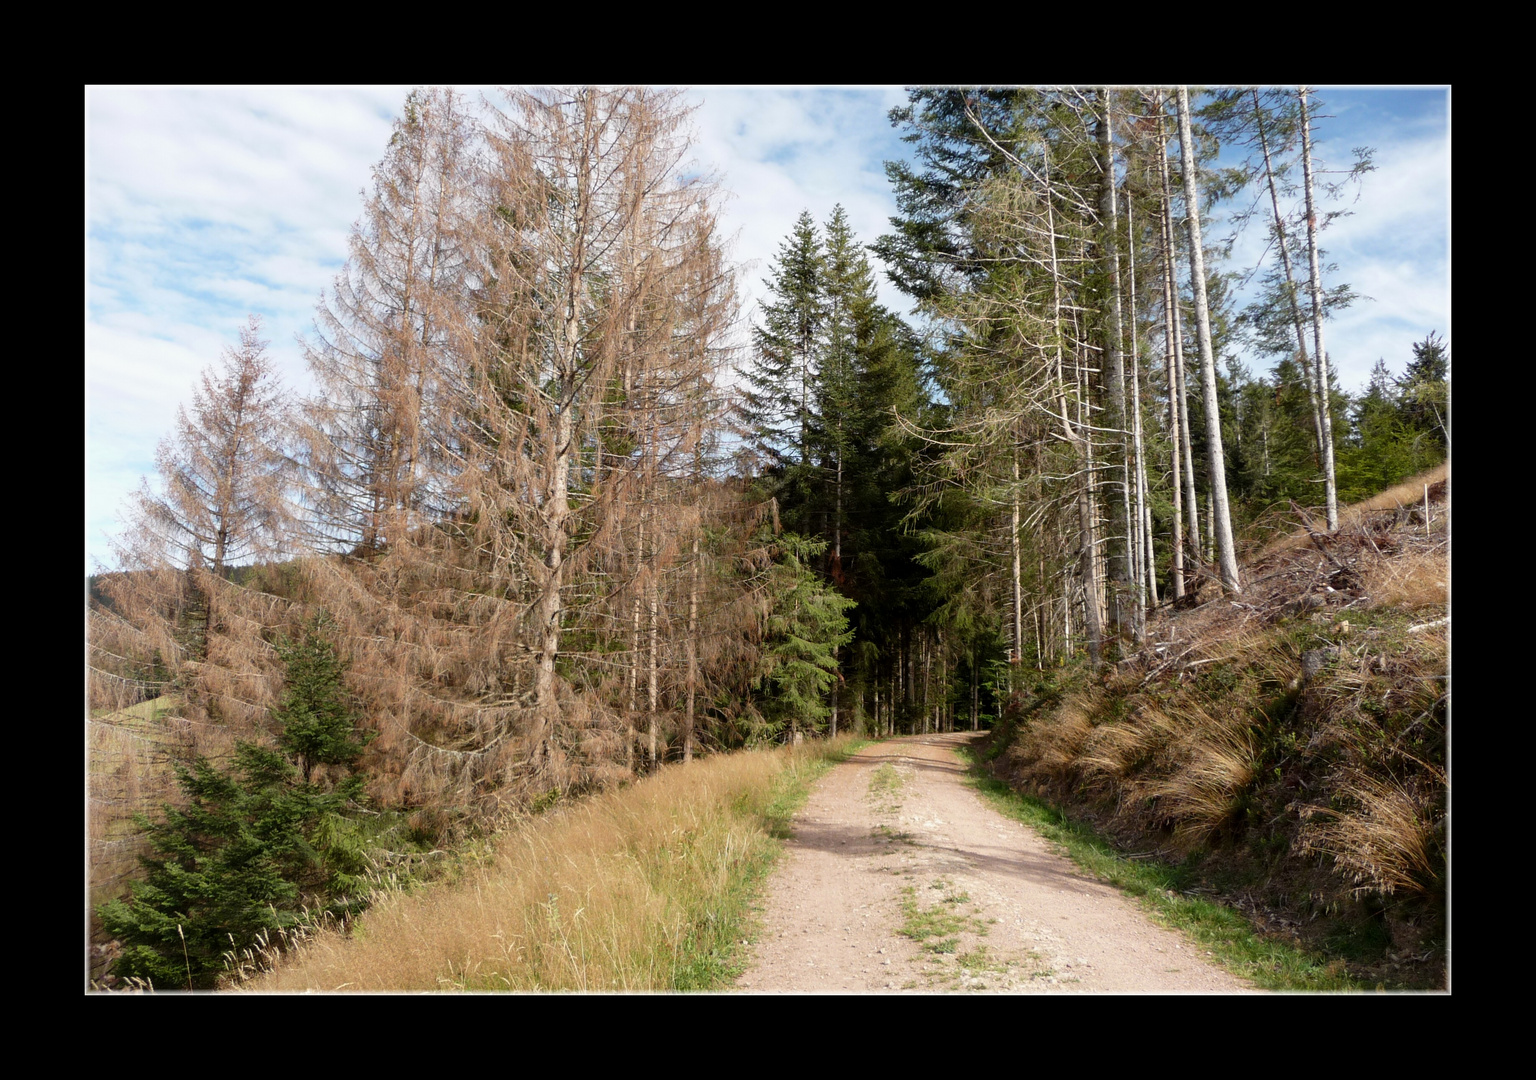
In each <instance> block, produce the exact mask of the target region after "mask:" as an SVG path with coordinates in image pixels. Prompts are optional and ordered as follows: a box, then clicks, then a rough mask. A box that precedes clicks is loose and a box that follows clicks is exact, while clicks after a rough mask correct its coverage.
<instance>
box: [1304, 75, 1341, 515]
mask: <svg viewBox="0 0 1536 1080" xmlns="http://www.w3.org/2000/svg"><path fill="white" fill-rule="evenodd" d="M1296 96H1297V100H1298V101H1299V102H1300V104H1301V167H1302V171H1303V173H1304V174H1305V179H1306V187H1307V258H1308V260H1309V261H1310V262H1311V264H1312V345H1313V355H1314V359H1315V361H1316V363H1315V366H1314V370H1315V371H1316V373H1317V377H1316V380H1315V382H1316V388H1315V391H1314V392H1315V394H1316V398H1315V399H1314V400H1316V401H1317V402H1318V407H1319V409H1320V410H1321V413H1322V418H1323V429H1322V449H1323V481H1324V487H1325V488H1326V490H1327V498H1328V531H1329V532H1335V531H1337V529H1338V527H1339V494H1338V488H1337V486H1336V485H1335V483H1334V472H1333V408H1332V402H1331V401H1330V398H1331V394H1330V392H1329V379H1328V353H1327V352H1326V351H1324V349H1323V285H1322V276H1321V275H1320V274H1319V273H1318V267H1317V206H1316V204H1315V203H1314V202H1313V198H1312V122H1311V120H1310V119H1309V118H1308V116H1307V91H1306V88H1305V87H1303V88H1302V89H1301V90H1300V91H1299V92H1298V93H1297V95H1296Z"/></svg>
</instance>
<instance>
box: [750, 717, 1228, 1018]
mask: <svg viewBox="0 0 1536 1080" xmlns="http://www.w3.org/2000/svg"><path fill="white" fill-rule="evenodd" d="M974 737H975V736H973V735H971V734H969V733H954V734H936V735H913V736H908V737H906V738H900V739H890V740H887V741H885V742H881V743H876V744H874V745H872V746H867V747H865V748H864V749H863V750H860V751H859V752H858V753H857V754H856V755H854V756H853V757H851V758H849V759H848V760H847V761H845V762H843V763H842V764H840V765H836V766H834V767H833V769H832V770H831V771H830V772H829V773H828V774H827V775H826V776H824V777H822V779H821V780H820V781H819V782H818V783H817V784H816V786H815V787H814V788H813V789H812V790H811V794H810V798H809V800H808V801H807V802H806V805H805V807H804V808H803V809H802V810H801V811H800V813H798V814H797V815H795V819H794V823H793V829H794V837H793V839H792V840H790V841H789V845H788V850H787V851H786V852H785V854H784V858H783V859H782V860H781V862H780V864H779V865H778V866H777V867H776V868H775V870H774V872H773V875H772V876H771V878H770V879H769V883H768V888H767V891H766V896H765V900H764V911H763V913H762V931H761V933H760V934H759V936H758V940H757V943H756V946H755V949H754V955H753V959H752V961H751V962H750V966H749V967H748V969H747V970H746V971H745V972H744V973H743V974H742V975H741V977H740V978H738V979H737V981H736V984H735V988H736V989H737V990H738V991H743V992H749V993H774V992H779V993H784V992H790V993H792V992H811V993H897V992H903V991H905V992H909V993H936V992H993V993H996V992H1003V993H1243V992H1253V987H1252V986H1250V985H1249V984H1248V983H1246V982H1244V981H1243V980H1240V979H1238V978H1237V977H1235V976H1233V975H1230V974H1228V973H1226V972H1225V971H1223V970H1221V969H1219V968H1217V967H1215V966H1214V965H1213V964H1212V963H1211V962H1210V961H1209V960H1208V958H1207V957H1206V955H1205V954H1204V952H1203V951H1202V950H1200V949H1198V948H1197V947H1196V946H1195V945H1193V944H1192V943H1191V942H1190V941H1189V940H1188V939H1186V938H1185V937H1184V936H1183V935H1181V934H1179V933H1178V932H1176V931H1174V930H1169V929H1165V928H1163V927H1159V926H1157V925H1156V924H1155V923H1153V922H1151V921H1150V919H1149V918H1148V917H1147V915H1146V914H1145V913H1143V912H1142V911H1141V909H1140V908H1138V907H1137V905H1136V903H1135V901H1133V900H1131V899H1130V898H1128V897H1126V896H1124V895H1123V894H1121V893H1120V892H1119V891H1118V890H1116V889H1114V888H1112V887H1111V886H1109V885H1105V884H1103V883H1102V882H1099V881H1095V880H1093V879H1091V878H1089V877H1087V876H1085V875H1084V874H1083V872H1082V871H1080V870H1078V868H1077V867H1076V866H1075V865H1074V864H1073V863H1072V862H1071V861H1070V860H1068V859H1067V858H1066V857H1065V856H1063V855H1058V854H1056V853H1055V852H1054V851H1053V850H1051V845H1050V844H1048V843H1047V842H1046V841H1045V840H1043V839H1042V838H1041V837H1040V836H1038V835H1037V834H1036V833H1035V832H1034V831H1033V830H1031V829H1030V828H1029V827H1028V826H1027V825H1024V824H1022V823H1020V822H1017V821H1013V820H1010V819H1008V818H1005V817H1003V816H1002V815H1001V814H999V813H998V812H997V811H995V810H993V809H992V808H991V807H989V806H987V805H986V804H985V803H984V802H983V801H982V798H981V796H980V795H979V794H978V793H977V792H976V791H975V790H974V789H973V788H971V787H969V786H967V785H966V783H965V767H964V765H963V764H962V763H961V761H960V758H959V756H958V755H957V754H956V753H955V751H956V749H957V748H958V747H960V746H963V745H964V744H965V743H967V742H968V741H970V740H971V739H972V738H974ZM904 930H905V931H906V933H903V931H904Z"/></svg>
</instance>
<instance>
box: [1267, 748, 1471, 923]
mask: <svg viewBox="0 0 1536 1080" xmlns="http://www.w3.org/2000/svg"><path fill="white" fill-rule="evenodd" d="M1440 779H1441V782H1442V784H1443V782H1444V778H1443V777H1441V778H1440ZM1341 794H1342V795H1343V796H1344V797H1345V798H1346V799H1347V800H1348V801H1350V802H1352V803H1353V804H1354V805H1355V807H1356V809H1354V810H1347V811H1337V810H1330V809H1325V808H1322V807H1315V808H1312V810H1311V814H1310V818H1311V820H1309V821H1308V822H1307V823H1306V825H1305V826H1304V827H1303V830H1302V832H1301V835H1300V837H1299V843H1298V846H1299V847H1300V849H1301V850H1302V851H1304V852H1305V851H1313V852H1326V853H1327V854H1330V855H1332V856H1333V857H1334V862H1335V864H1336V865H1337V866H1338V868H1339V870H1340V872H1341V873H1343V874H1344V876H1345V877H1346V878H1348V879H1349V880H1350V881H1351V882H1353V883H1354V886H1355V892H1356V894H1357V895H1363V894H1365V893H1370V892H1379V893H1381V894H1382V895H1384V896H1390V895H1392V894H1393V893H1395V892H1399V891H1401V892H1409V893H1419V894H1425V893H1429V892H1432V891H1433V890H1435V889H1436V888H1438V887H1439V885H1440V877H1439V874H1438V872H1437V870H1436V867H1437V866H1438V865H1440V862H1441V860H1440V859H1438V858H1437V857H1436V854H1435V849H1436V846H1437V843H1436V836H1435V821H1434V815H1435V805H1434V801H1433V799H1430V800H1426V799H1424V798H1421V797H1419V796H1416V795H1415V793H1414V792H1413V791H1411V790H1409V789H1407V788H1405V787H1404V786H1402V785H1401V784H1399V783H1397V782H1396V781H1395V780H1393V779H1391V778H1390V777H1386V778H1383V777H1379V776H1372V775H1370V774H1369V773H1365V772H1362V771H1356V772H1355V773H1354V774H1353V775H1352V776H1351V777H1350V778H1349V780H1348V782H1347V783H1346V784H1345V785H1344V787H1343V789H1342V791H1341ZM1319 818H1320V819H1322V820H1321V821H1319V820H1318V819H1319Z"/></svg>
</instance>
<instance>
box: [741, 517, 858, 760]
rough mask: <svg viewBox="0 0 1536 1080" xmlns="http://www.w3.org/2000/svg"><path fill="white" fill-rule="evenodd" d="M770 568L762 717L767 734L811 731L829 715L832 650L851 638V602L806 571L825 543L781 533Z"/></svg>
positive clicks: (834, 666) (834, 673) (833, 669)
mask: <svg viewBox="0 0 1536 1080" xmlns="http://www.w3.org/2000/svg"><path fill="white" fill-rule="evenodd" d="M773 543H774V544H775V545H776V546H777V548H778V550H779V554H778V558H777V561H776V562H775V565H774V568H773V575H772V579H771V584H770V586H769V588H770V595H771V596H772V598H773V610H772V613H771V614H770V615H769V617H768V625H767V633H766V640H765V649H764V652H763V656H764V667H763V671H762V674H761V676H760V680H765V681H766V682H767V684H768V686H769V687H770V688H771V696H770V698H769V700H768V701H767V702H765V707H764V710H763V711H764V714H765V718H766V719H767V721H768V722H769V724H770V725H771V727H772V730H776V731H783V730H784V729H785V727H788V729H789V731H790V735H791V738H793V736H794V735H797V734H799V732H800V730H801V728H802V727H804V728H806V729H808V730H811V731H815V730H817V729H818V728H820V727H821V725H822V723H823V722H824V721H825V720H826V718H827V717H828V715H830V713H831V709H830V708H829V707H828V705H827V695H828V692H829V691H830V690H831V689H832V685H833V683H834V682H835V681H836V680H837V678H838V673H837V650H838V649H840V648H842V647H843V646H844V645H847V644H848V643H849V642H850V641H852V640H853V633H852V631H851V630H849V628H848V614H847V612H848V609H849V608H851V607H853V606H854V602H853V601H852V600H849V599H847V598H846V597H844V596H841V595H839V594H838V592H837V591H836V590H835V589H833V588H832V587H831V586H830V585H828V584H827V583H826V582H824V581H822V579H821V578H820V577H819V576H818V575H817V574H816V572H815V571H814V570H813V569H811V567H810V565H809V564H810V562H811V560H813V559H817V558H819V557H820V556H821V555H822V554H823V553H824V552H825V551H826V547H827V545H826V541H823V540H807V539H805V538H804V537H801V536H797V535H796V534H794V533H784V534H783V535H781V536H778V537H776V538H775V539H774V540H773Z"/></svg>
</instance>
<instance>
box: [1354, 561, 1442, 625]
mask: <svg viewBox="0 0 1536 1080" xmlns="http://www.w3.org/2000/svg"><path fill="white" fill-rule="evenodd" d="M1449 574H1450V565H1449V561H1448V560H1447V559H1446V557H1445V554H1444V553H1443V552H1427V551H1426V552H1412V553H1409V554H1405V555H1401V556H1399V557H1398V558H1395V559H1377V560H1374V561H1373V562H1371V563H1369V564H1368V565H1367V566H1366V567H1365V568H1364V572H1363V573H1362V574H1361V575H1360V587H1361V589H1362V590H1363V591H1364V592H1365V593H1366V594H1368V595H1369V596H1370V598H1371V602H1370V604H1369V606H1370V607H1372V608H1397V609H1399V610H1402V611H1419V610H1422V609H1424V608H1431V607H1443V606H1444V605H1445V604H1446V602H1447V601H1448V599H1449V595H1448V592H1449V590H1448V589H1447V583H1448V580H1449Z"/></svg>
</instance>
